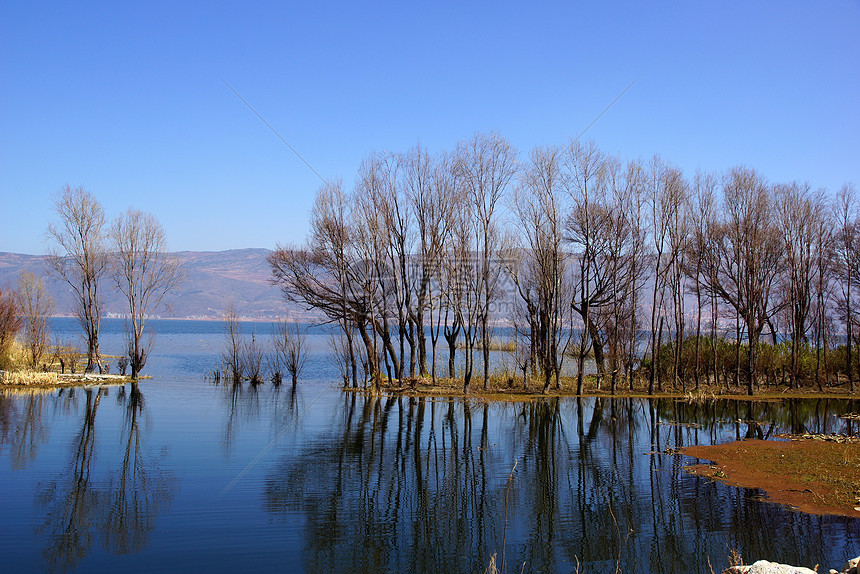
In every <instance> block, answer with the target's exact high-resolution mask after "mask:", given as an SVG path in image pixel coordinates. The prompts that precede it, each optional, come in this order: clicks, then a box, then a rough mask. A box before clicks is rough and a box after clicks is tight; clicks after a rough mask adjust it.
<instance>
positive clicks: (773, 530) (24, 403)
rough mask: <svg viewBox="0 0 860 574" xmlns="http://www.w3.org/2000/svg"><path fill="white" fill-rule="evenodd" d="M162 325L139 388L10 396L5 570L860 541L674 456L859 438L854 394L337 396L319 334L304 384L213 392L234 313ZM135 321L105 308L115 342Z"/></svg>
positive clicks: (4, 444) (849, 527)
mask: <svg viewBox="0 0 860 574" xmlns="http://www.w3.org/2000/svg"><path fill="white" fill-rule="evenodd" d="M153 326H154V327H155V329H156V330H157V332H158V335H157V339H156V343H155V349H154V352H153V355H152V357H151V358H150V360H149V363H148V364H147V365H146V368H145V370H144V371H145V373H147V374H150V375H152V376H153V378H152V379H150V380H144V381H141V383H140V384H139V385H138V386H137V387H136V388H135V387H133V386H132V385H126V386H125V387H115V386H114V387H101V388H99V387H92V388H87V389H84V388H75V389H60V390H52V391H50V392H15V393H13V392H7V393H0V485H2V487H0V488H2V491H0V572H32V571H44V570H53V571H57V570H77V571H82V572H124V573H127V572H161V571H164V570H171V571H177V570H182V571H191V572H203V571H206V572H231V571H237V570H241V571H249V572H251V571H253V572H257V571H266V572H268V571H288V572H302V571H304V572H472V573H477V572H483V571H484V570H485V569H486V567H487V565H488V564H489V562H490V558H491V556H493V555H494V554H495V555H496V561H497V564H498V565H500V566H501V562H502V560H503V559H504V563H505V569H506V570H507V571H509V572H521V571H525V572H574V571H576V568H577V564H580V571H584V572H588V573H590V572H614V571H615V568H616V563H620V565H621V570H622V571H623V572H642V573H645V572H702V573H705V572H710V570H709V568H708V564H707V561H708V558H710V561H711V563H712V564H713V565H714V570H715V571H719V570H720V569H721V568H722V567H723V566H725V565H726V562H727V556H728V553H729V551H730V550H731V549H736V550H738V551H739V552H740V553H741V554H742V556H743V557H744V559H745V560H746V561H747V563H751V562H752V561H754V560H758V559H761V558H766V559H769V560H775V561H780V562H786V563H792V564H799V565H805V566H810V567H811V566H813V565H815V564H821V565H822V569H823V570H824V571H826V570H825V568H833V567H837V568H840V567H841V566H842V565H843V564H844V562H845V561H846V560H847V559H849V558H852V557H854V556H857V555H858V554H860V520H855V519H849V518H841V517H832V516H828V517H816V516H808V515H804V514H801V513H798V512H792V511H790V510H787V509H785V508H782V507H780V506H777V505H774V504H770V503H766V502H763V501H761V500H760V495H761V493H760V492H758V491H756V490H748V489H738V488H733V487H728V486H725V485H722V484H719V483H713V482H709V481H707V480H704V479H701V478H698V477H694V476H690V475H688V474H686V473H685V472H684V470H683V468H682V467H683V466H684V465H687V464H691V463H693V462H695V459H691V458H689V457H684V456H681V455H677V454H663V451H664V450H666V449H670V451H669V452H670V453H671V449H674V448H676V447H680V446H686V445H691V444H711V443H720V442H725V441H728V440H732V439H735V438H738V437H743V436H745V435H746V433H747V431H748V425H747V424H745V423H743V422H739V421H746V420H753V419H755V420H760V421H767V425H765V426H764V431H765V432H767V431H768V430H772V432H774V433H775V432H780V431H793V432H798V431H805V430H808V431H813V432H842V433H845V432H848V433H854V434H856V433H857V432H858V428H857V425H856V423H855V424H854V426H853V427H852V426H849V424H850V423H849V422H848V421H846V420H843V419H840V418H838V417H837V416H836V415H839V414H844V413H847V412H852V411H853V412H860V401H842V400H839V401H837V400H824V399H822V400H814V399H810V400H803V401H777V402H737V401H718V402H714V403H710V404H706V405H689V404H686V403H683V402H678V401H674V400H654V401H648V400H641V399H616V400H608V399H603V400H599V399H594V398H589V399H581V400H578V399H575V398H570V399H550V400H543V401H536V402H521V403H483V402H479V401H464V400H460V399H454V400H448V399H436V400H431V399H409V398H382V399H374V398H369V397H365V396H360V395H356V394H352V393H344V392H342V391H341V390H339V388H338V377H339V375H338V371H337V368H336V366H335V365H334V364H332V362H331V361H330V359H329V352H328V348H327V341H326V336H325V335H324V334H322V333H316V334H314V335H312V336H311V347H312V354H311V357H310V360H309V362H308V365H307V367H306V373H305V377H304V378H303V379H301V380H300V383H299V387H298V389H297V390H296V391H295V392H292V390H291V387H290V385H289V384H286V385H282V386H281V387H280V388H275V387H273V386H272V385H270V384H265V385H261V386H258V387H256V388H255V387H251V386H249V385H247V384H245V385H242V386H239V387H234V386H232V385H224V384H222V385H215V384H212V383H211V382H208V381H207V380H206V379H205V378H204V374H205V373H206V372H209V371H212V370H213V369H215V368H217V366H218V363H219V353H220V350H221V346H222V341H223V334H222V333H223V331H222V329H223V325H222V324H220V323H218V322H202V321H157V322H153ZM121 327H122V322H121V321H119V320H107V321H105V323H104V326H103V335H102V351H103V352H104V353H106V354H114V355H118V354H119V353H120V352H121V350H122V348H123V339H122V335H121ZM251 328H252V325H250V324H246V325H245V330H246V332H250V329H251ZM256 329H257V337H258V340H265V339H266V337H267V336H268V333H269V332H270V330H271V326H270V325H268V324H257V325H256ZM54 334H55V335H58V336H61V337H62V338H64V339H66V340H74V339H75V337H77V327H76V324H75V323H74V321H72V320H65V319H60V320H55V321H54ZM112 370H113V371H115V370H116V367H115V366H113V369H112ZM770 423H773V427H772V429H771V428H770ZM655 453H659V454H655ZM523 565H524V566H523Z"/></svg>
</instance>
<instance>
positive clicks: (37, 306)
mask: <svg viewBox="0 0 860 574" xmlns="http://www.w3.org/2000/svg"><path fill="white" fill-rule="evenodd" d="M16 295H17V297H16V298H17V301H18V312H19V314H20V317H21V323H22V326H23V330H24V347H25V348H26V350H27V362H28V363H29V366H30V368H31V369H34V370H35V369H36V368H38V366H39V362H40V361H41V360H42V356H43V355H44V354H45V352H46V351H47V349H48V342H49V339H50V330H49V328H48V317H50V316H51V315H52V314H53V313H54V299H53V297H51V296H50V295H49V294H48V291H47V290H46V289H45V283H44V282H43V281H42V279H41V278H37V277H36V276H35V275H34V274H32V273H28V272H24V273H21V276H20V277H18V291H17V293H16Z"/></svg>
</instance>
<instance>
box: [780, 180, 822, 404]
mask: <svg viewBox="0 0 860 574" xmlns="http://www.w3.org/2000/svg"><path fill="white" fill-rule="evenodd" d="M774 194H775V201H776V205H777V210H776V213H777V216H776V222H777V225H778V228H779V231H780V234H781V236H782V243H783V250H784V251H783V257H784V259H785V274H784V279H783V281H784V284H783V288H782V292H783V297H784V301H783V303H782V304H783V306H784V308H785V310H786V315H787V317H788V324H789V328H790V334H791V365H790V373H789V376H790V378H789V385H790V386H791V387H792V388H794V387H796V386H797V385H798V369H799V365H798V361H799V357H798V355H799V351H800V348H801V345H803V344H805V343H807V342H808V337H807V333H808V330H809V315H810V312H811V310H812V308H813V305H814V300H813V289H814V286H815V274H816V271H817V268H816V264H815V263H816V253H815V249H816V248H817V242H816V237H817V234H818V230H819V223H818V220H819V219H820V218H821V217H822V216H823V214H824V212H825V208H824V204H823V198H822V197H820V196H814V195H813V194H812V193H811V191H810V189H809V185H808V184H798V183H797V182H794V183H791V184H788V185H777V186H775V187H774Z"/></svg>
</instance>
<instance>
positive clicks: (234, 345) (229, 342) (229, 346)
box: [221, 301, 245, 384]
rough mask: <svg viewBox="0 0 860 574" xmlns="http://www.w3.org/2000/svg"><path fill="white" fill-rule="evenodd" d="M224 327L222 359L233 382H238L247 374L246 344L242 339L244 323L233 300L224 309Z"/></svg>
mask: <svg viewBox="0 0 860 574" xmlns="http://www.w3.org/2000/svg"><path fill="white" fill-rule="evenodd" d="M224 329H225V331H224V351H223V352H222V355H221V360H222V362H223V364H224V367H225V369H226V371H227V375H228V376H229V377H230V380H231V381H232V382H233V384H238V383H240V382H242V378H243V377H244V376H245V352H244V346H245V345H244V342H243V340H242V325H241V323H240V322H239V315H238V314H237V313H236V306H235V305H234V304H233V302H232V301H231V302H230V303H228V304H227V309H226V310H225V311H224Z"/></svg>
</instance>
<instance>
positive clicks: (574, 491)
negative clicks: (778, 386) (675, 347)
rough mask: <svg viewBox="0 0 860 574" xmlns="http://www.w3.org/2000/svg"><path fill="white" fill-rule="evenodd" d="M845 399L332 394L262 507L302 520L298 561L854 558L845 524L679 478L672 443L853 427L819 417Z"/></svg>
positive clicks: (535, 565)
mask: <svg viewBox="0 0 860 574" xmlns="http://www.w3.org/2000/svg"><path fill="white" fill-rule="evenodd" d="M852 407H856V405H854V404H848V403H844V404H838V405H837V404H833V401H832V400H831V403H830V404H822V403H821V402H820V401H815V400H811V401H785V402H760V403H755V402H748V403H745V402H738V401H715V402H713V403H705V404H690V403H685V402H681V401H677V400H671V399H661V400H652V401H648V400H644V399H628V398H617V399H606V398H602V399H601V398H586V399H546V400H540V401H534V402H523V403H480V402H470V401H464V400H459V399H430V398H407V397H397V398H374V397H365V396H359V395H355V394H347V395H345V396H344V397H343V400H342V403H341V404H340V405H339V408H338V411H337V414H336V416H335V417H334V418H333V419H332V424H331V428H330V431H329V432H327V433H325V434H323V435H322V436H317V437H315V438H313V439H311V440H308V441H306V442H304V443H303V444H302V445H300V448H299V449H298V452H293V451H290V452H284V453H283V454H282V458H281V460H280V462H279V463H278V464H277V465H276V466H275V467H274V468H273V469H271V470H270V472H269V474H268V475H267V478H266V480H265V486H264V492H263V505H264V508H265V509H266V510H267V511H268V512H269V513H270V514H271V515H273V516H274V517H277V518H278V519H279V520H281V521H283V522H284V523H291V522H293V521H301V523H303V524H304V527H303V528H304V532H303V537H304V548H303V555H302V562H303V568H304V570H306V571H314V572H335V571H343V570H344V569H345V568H346V567H347V565H348V568H347V569H348V570H350V571H353V572H383V571H389V572H390V571H412V572H439V571H450V572H454V571H457V572H479V571H483V570H485V569H486V567H487V564H488V563H489V560H490V557H491V556H492V555H493V554H496V555H497V564H498V563H500V562H501V558H502V555H503V553H504V560H505V563H506V565H507V569H508V570H509V571H520V570H521V569H523V565H524V569H525V571H528V572H536V571H573V570H575V568H576V564H578V563H581V564H583V565H584V567H585V571H587V572H614V571H615V569H616V565H621V569H622V571H624V572H682V571H683V572H709V571H710V570H709V568H708V560H710V562H711V563H712V564H714V567H715V569H716V568H718V567H719V566H720V565H725V564H726V561H727V557H728V554H729V551H730V550H731V549H738V550H740V551H741V552H742V554H743V556H744V557H747V558H749V559H751V560H752V559H758V558H768V559H771V560H778V561H782V562H788V563H796V564H810V565H811V564H815V563H820V564H822V565H825V564H826V565H839V564H842V563H844V561H845V560H846V559H847V558H848V557H849V556H853V555H856V554H857V551H858V544H860V521H857V520H852V519H848V518H839V517H818V516H811V515H805V514H801V513H797V512H791V511H789V510H787V509H784V508H782V507H779V506H776V505H773V504H770V503H765V502H762V501H761V500H760V496H761V493H759V492H758V491H754V490H744V489H737V488H732V487H728V486H725V485H723V484H719V483H713V482H708V481H707V480H704V479H701V478H698V477H694V476H691V475H688V474H687V473H686V472H685V471H684V470H683V467H684V465H686V464H690V463H692V462H694V460H693V459H691V458H688V457H684V456H682V455H680V454H677V453H675V452H674V449H676V448H679V447H681V446H686V445H691V444H710V443H713V442H725V441H727V440H732V439H734V438H736V437H743V436H747V435H750V434H752V435H753V436H757V435H758V434H759V433H761V434H762V435H764V434H765V433H767V434H772V433H775V432H785V431H791V432H800V431H811V432H825V431H826V432H854V431H856V428H851V427H849V426H848V425H849V424H850V421H843V420H841V419H838V418H836V417H834V416H833V412H834V411H833V409H839V410H841V411H842V412H845V411H846V410H850V409H851V408H852ZM855 426H856V424H855ZM515 461H517V466H516V470H515V472H514V474H513V479H512V481H511V486H510V491H509V493H508V496H507V502H506V496H505V490H506V484H507V481H508V477H509V476H510V475H511V469H512V468H513V466H514V462H515Z"/></svg>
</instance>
